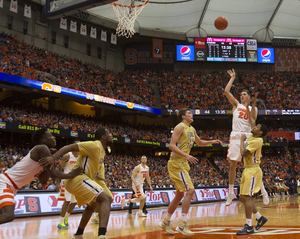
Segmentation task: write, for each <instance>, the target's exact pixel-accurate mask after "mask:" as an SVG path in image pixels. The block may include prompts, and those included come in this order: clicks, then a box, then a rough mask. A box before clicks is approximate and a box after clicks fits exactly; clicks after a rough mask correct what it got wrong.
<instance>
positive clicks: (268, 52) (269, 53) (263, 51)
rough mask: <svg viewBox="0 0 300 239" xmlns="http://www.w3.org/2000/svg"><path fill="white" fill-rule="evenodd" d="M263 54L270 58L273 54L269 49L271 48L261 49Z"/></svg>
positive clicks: (264, 56)
mask: <svg viewBox="0 0 300 239" xmlns="http://www.w3.org/2000/svg"><path fill="white" fill-rule="evenodd" d="M261 56H262V57H263V58H270V56H271V52H270V50H269V49H263V50H262V51H261Z"/></svg>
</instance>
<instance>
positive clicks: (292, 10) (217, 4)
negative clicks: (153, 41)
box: [87, 0, 300, 42]
mask: <svg viewBox="0 0 300 239" xmlns="http://www.w3.org/2000/svg"><path fill="white" fill-rule="evenodd" d="M87 12H88V13H90V14H91V15H96V16H97V17H98V18H100V19H105V20H107V21H111V22H114V23H117V21H118V19H117V17H116V15H115V13H114V11H113V8H112V6H111V5H110V4H107V5H103V6H99V7H94V8H91V9H88V10H87ZM218 16H224V17H226V18H227V19H228V22H229V24H228V27H227V29H225V30H223V31H219V30H217V29H216V28H215V27H214V20H215V19H216V18H217V17H218ZM137 25H138V26H139V30H138V28H137V30H138V31H139V32H140V34H141V35H151V34H152V35H158V36H160V35H161V36H162V37H163V35H164V34H166V33H168V34H170V35H172V34H174V35H181V36H182V37H183V36H184V37H191V38H192V37H209V36H228V37H245V38H246V37H254V38H256V39H258V40H259V41H260V42H270V41H271V40H272V39H273V37H275V38H288V39H296V40H297V39H300V0H150V1H149V3H148V4H147V5H146V7H145V8H144V9H143V11H142V12H141V14H140V15H139V16H138V18H137ZM154 33H155V34H154Z"/></svg>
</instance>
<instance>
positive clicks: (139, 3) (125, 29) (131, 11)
mask: <svg viewBox="0 0 300 239" xmlns="http://www.w3.org/2000/svg"><path fill="white" fill-rule="evenodd" d="M148 2H149V0H119V1H115V2H113V3H111V5H112V6H113V9H114V12H115V14H116V16H117V17H118V19H119V24H118V27H117V29H116V33H117V35H118V36H124V37H126V38H129V37H132V36H133V35H134V33H135V30H134V22H135V20H136V18H137V16H138V15H139V14H140V13H141V11H142V10H143V8H144V7H145V6H146V4H147V3H148Z"/></svg>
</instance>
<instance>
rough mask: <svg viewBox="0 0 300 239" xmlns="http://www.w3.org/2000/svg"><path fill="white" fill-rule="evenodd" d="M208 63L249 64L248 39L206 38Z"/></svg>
mask: <svg viewBox="0 0 300 239" xmlns="http://www.w3.org/2000/svg"><path fill="white" fill-rule="evenodd" d="M206 46H207V61H234V62H247V54H246V39H238V38H206Z"/></svg>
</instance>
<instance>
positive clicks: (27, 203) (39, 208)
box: [15, 188, 237, 217]
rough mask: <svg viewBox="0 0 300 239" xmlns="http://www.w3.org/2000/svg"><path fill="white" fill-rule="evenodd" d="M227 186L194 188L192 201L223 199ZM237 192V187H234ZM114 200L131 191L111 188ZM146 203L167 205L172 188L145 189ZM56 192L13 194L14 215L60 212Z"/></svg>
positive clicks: (117, 201)
mask: <svg viewBox="0 0 300 239" xmlns="http://www.w3.org/2000/svg"><path fill="white" fill-rule="evenodd" d="M228 192H229V190H228V188H196V189H195V194H194V195H193V198H192V203H199V202H205V201H213V200H225V199H226V198H227V196H228ZM234 192H235V194H237V188H235V189H234ZM112 194H113V196H114V200H113V201H112V204H111V208H115V209H120V208H121V202H122V199H123V198H126V199H129V198H131V195H132V192H131V191H127V190H112ZM145 194H146V196H147V200H146V204H147V206H148V207H151V206H160V205H161V206H163V205H168V204H169V203H170V202H171V201H172V200H173V198H174V197H175V194H176V191H175V189H174V188H159V189H154V191H146V192H145ZM57 197H58V193H57V192H47V191H42V192H41V191H40V192H26V191H21V192H18V193H17V195H16V196H15V215H16V217H23V216H31V215H32V216H37V215H46V214H49V213H51V214H60V211H61V208H62V205H63V201H58V200H57ZM84 208H85V205H83V206H82V207H81V208H78V206H77V205H76V207H75V209H74V211H78V212H82V211H83V210H84Z"/></svg>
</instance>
